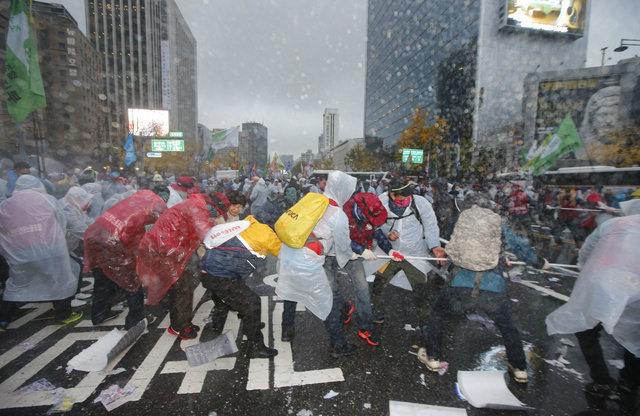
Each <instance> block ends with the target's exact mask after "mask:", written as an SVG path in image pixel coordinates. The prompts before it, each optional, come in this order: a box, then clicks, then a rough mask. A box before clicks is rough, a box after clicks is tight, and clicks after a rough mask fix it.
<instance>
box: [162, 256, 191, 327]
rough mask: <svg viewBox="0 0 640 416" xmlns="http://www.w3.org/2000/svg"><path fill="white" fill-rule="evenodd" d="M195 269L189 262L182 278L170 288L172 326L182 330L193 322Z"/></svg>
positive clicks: (168, 293)
mask: <svg viewBox="0 0 640 416" xmlns="http://www.w3.org/2000/svg"><path fill="white" fill-rule="evenodd" d="M194 271H195V269H194V268H193V267H192V264H191V263H189V264H187V267H185V268H184V270H183V271H182V274H181V275H180V278H178V280H177V281H176V282H175V283H174V284H173V285H172V286H171V287H170V288H169V291H168V292H167V295H168V296H169V318H170V319H171V328H173V329H174V330H175V331H182V330H183V329H185V328H187V327H188V326H189V325H190V324H191V314H192V313H193V279H194V276H193V274H194Z"/></svg>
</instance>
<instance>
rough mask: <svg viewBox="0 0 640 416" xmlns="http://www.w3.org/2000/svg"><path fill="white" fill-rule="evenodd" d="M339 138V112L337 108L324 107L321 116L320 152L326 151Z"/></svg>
mask: <svg viewBox="0 0 640 416" xmlns="http://www.w3.org/2000/svg"><path fill="white" fill-rule="evenodd" d="M339 139H340V114H338V109H337V108H325V109H324V114H323V116H322V142H323V146H322V149H321V152H323V153H324V152H328V151H329V149H331V148H332V147H333V146H335V145H336V144H337V143H338V140H339Z"/></svg>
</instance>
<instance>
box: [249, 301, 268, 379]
mask: <svg viewBox="0 0 640 416" xmlns="http://www.w3.org/2000/svg"><path fill="white" fill-rule="evenodd" d="M260 301H261V307H260V314H261V319H262V322H264V323H265V329H267V331H268V328H269V327H270V325H269V323H270V320H269V298H267V297H265V296H261V297H260ZM263 335H264V334H263ZM267 335H268V334H267ZM264 339H265V345H269V337H268V336H266V337H264ZM268 389H269V359H268V358H252V359H251V360H250V361H249V375H248V377H247V390H268Z"/></svg>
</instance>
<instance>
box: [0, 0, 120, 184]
mask: <svg viewBox="0 0 640 416" xmlns="http://www.w3.org/2000/svg"><path fill="white" fill-rule="evenodd" d="M29 5H30V11H31V15H32V16H33V20H34V23H33V24H32V25H31V30H32V34H33V36H34V41H35V43H36V49H37V51H38V60H39V62H40V73H41V75H42V82H43V86H44V90H45V97H46V101H47V106H46V107H44V108H43V109H41V110H38V111H34V112H33V113H32V114H31V115H30V116H29V117H28V118H27V119H25V120H24V122H23V127H24V132H23V134H24V145H25V151H26V153H27V155H40V156H44V157H47V158H50V159H54V160H56V161H59V162H61V163H62V164H63V165H66V167H67V169H72V168H74V167H78V168H83V167H85V166H86V165H89V164H92V163H94V162H96V161H103V160H105V159H108V152H109V150H110V149H109V148H108V147H105V146H103V141H102V140H101V137H100V131H101V130H103V129H104V127H105V123H104V121H105V113H104V111H103V101H102V100H101V97H103V96H104V94H103V90H102V83H101V82H100V81H99V80H100V79H101V77H100V73H101V65H100V63H101V59H100V58H101V57H100V55H99V53H98V52H97V50H96V49H95V48H94V47H93V45H91V43H90V42H89V40H88V39H87V38H86V37H85V36H84V35H83V34H82V32H81V31H80V29H79V28H78V23H77V21H76V20H75V19H74V18H73V17H72V16H71V15H70V14H69V12H68V10H67V9H66V8H65V7H64V6H62V5H59V4H50V3H44V2H40V1H34V2H33V3H30V4H29ZM10 9H11V2H3V3H2V5H1V6H0V22H1V23H7V22H8V21H7V20H6V18H8V16H9V14H10ZM2 26H3V25H2V24H0V32H2V35H1V36H4V34H5V33H6V29H7V28H6V25H5V27H4V29H5V30H4V31H2ZM2 43H3V42H0V44H2ZM3 46H4V45H3ZM0 49H1V50H2V56H0V66H1V67H2V68H4V60H5V59H4V56H5V53H6V51H5V48H4V47H2V48H0ZM4 75H5V74H4V70H3V71H2V74H1V75H0V82H2V81H3V80H4ZM0 114H2V115H3V116H0V128H1V130H2V131H3V133H4V139H5V140H3V141H2V144H1V145H0V153H2V155H3V157H14V156H16V155H18V153H19V152H18V139H17V138H18V132H17V125H16V123H15V121H14V120H13V119H12V118H11V117H9V116H6V117H5V116H4V114H7V108H6V100H2V102H1V103H0ZM41 167H43V168H45V170H47V171H48V172H49V173H61V172H60V169H59V167H53V166H46V165H45V166H41Z"/></svg>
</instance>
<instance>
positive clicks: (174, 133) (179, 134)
mask: <svg viewBox="0 0 640 416" xmlns="http://www.w3.org/2000/svg"><path fill="white" fill-rule="evenodd" d="M169 137H184V133H183V132H181V131H170V132H169Z"/></svg>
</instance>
